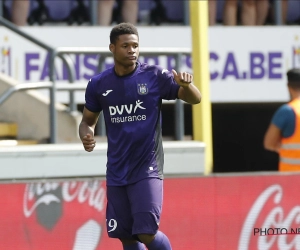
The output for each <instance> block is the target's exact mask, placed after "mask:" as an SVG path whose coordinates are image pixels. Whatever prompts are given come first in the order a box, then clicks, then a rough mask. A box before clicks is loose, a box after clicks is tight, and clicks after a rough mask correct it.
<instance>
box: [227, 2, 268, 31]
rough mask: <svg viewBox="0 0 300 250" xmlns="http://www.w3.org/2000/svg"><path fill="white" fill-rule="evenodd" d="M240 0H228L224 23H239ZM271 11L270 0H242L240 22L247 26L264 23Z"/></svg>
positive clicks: (231, 24)
mask: <svg viewBox="0 0 300 250" xmlns="http://www.w3.org/2000/svg"><path fill="white" fill-rule="evenodd" d="M238 4H239V0H226V2H225V5H224V10H223V24H224V25H228V26H235V25H238ZM268 11H269V0H242V1H241V12H240V24H241V25H247V26H254V25H264V24H265V22H266V19H267V15H268Z"/></svg>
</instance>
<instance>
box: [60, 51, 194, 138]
mask: <svg viewBox="0 0 300 250" xmlns="http://www.w3.org/2000/svg"><path fill="white" fill-rule="evenodd" d="M55 52H56V53H55V55H56V56H58V57H60V58H63V59H64V60H65V63H66V65H67V68H68V72H69V78H70V77H71V79H72V80H69V82H73V79H75V71H74V70H73V69H74V65H73V63H72V60H70V55H71V54H99V55H100V57H99V62H98V71H99V72H102V71H103V70H104V69H105V60H106V58H107V57H111V56H112V54H111V52H110V51H109V50H108V48H107V47H59V48H57V49H56V51H55ZM190 54H191V49H189V48H141V49H140V56H161V55H165V56H174V58H175V67H174V68H175V70H177V71H180V69H181V66H182V62H181V61H182V56H183V55H190ZM67 58H68V60H66V59H67ZM74 100H75V98H74V93H73V92H72V93H70V107H71V111H72V110H73V109H74V108H75V103H74ZM99 124H100V126H97V129H98V131H97V132H98V134H99V135H102V136H103V135H105V129H104V128H105V123H104V120H103V116H100V119H99ZM183 137H184V107H183V102H182V101H181V100H179V99H177V100H176V101H175V140H183Z"/></svg>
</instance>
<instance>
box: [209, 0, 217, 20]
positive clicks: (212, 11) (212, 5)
mask: <svg viewBox="0 0 300 250" xmlns="http://www.w3.org/2000/svg"><path fill="white" fill-rule="evenodd" d="M216 15H217V1H216V0H208V17H209V25H210V26H213V25H215V24H216Z"/></svg>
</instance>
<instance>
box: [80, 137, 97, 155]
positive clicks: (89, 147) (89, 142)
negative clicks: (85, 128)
mask: <svg viewBox="0 0 300 250" xmlns="http://www.w3.org/2000/svg"><path fill="white" fill-rule="evenodd" d="M81 141H82V144H83V147H84V149H85V150H86V151H88V152H92V151H93V150H94V147H95V146H96V141H95V139H94V137H93V136H92V135H90V134H87V135H85V136H84V137H83V138H82V140H81Z"/></svg>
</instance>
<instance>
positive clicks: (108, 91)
mask: <svg viewBox="0 0 300 250" xmlns="http://www.w3.org/2000/svg"><path fill="white" fill-rule="evenodd" d="M110 92H112V89H109V90H106V91H105V93H103V94H102V95H103V96H107V95H108V94H109V93H110Z"/></svg>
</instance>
